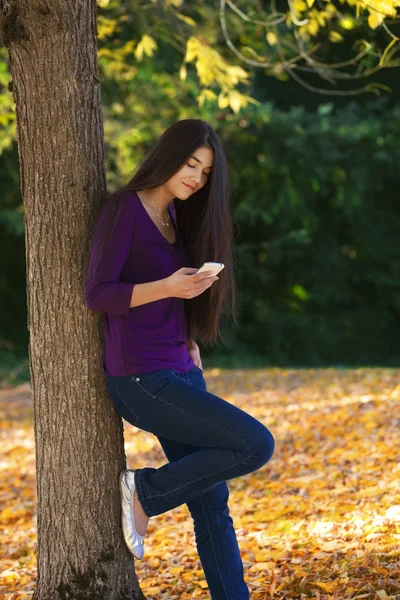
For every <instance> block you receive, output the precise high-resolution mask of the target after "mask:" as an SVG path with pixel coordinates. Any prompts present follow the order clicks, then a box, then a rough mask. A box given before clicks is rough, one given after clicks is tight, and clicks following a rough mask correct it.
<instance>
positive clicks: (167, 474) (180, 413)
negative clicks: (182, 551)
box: [86, 119, 274, 600]
mask: <svg viewBox="0 0 400 600" xmlns="http://www.w3.org/2000/svg"><path fill="white" fill-rule="evenodd" d="M232 231H233V227H232V217H231V212H230V191H229V185H228V177H227V164H226V158H225V155H224V152H223V149H222V146H221V143H220V141H219V138H218V136H217V134H216V133H215V131H214V129H213V128H212V127H211V126H210V125H209V124H208V123H206V122H205V121H202V120H200V119H185V120H182V121H179V122H177V123H175V124H174V125H172V126H171V127H169V128H168V129H167V130H166V131H165V132H164V133H163V135H162V136H161V138H160V139H159V140H158V142H157V143H156V144H155V145H154V147H153V148H152V150H151V151H150V152H149V154H148V155H147V157H146V158H145V159H144V161H143V162H142V163H141V165H140V166H139V167H138V169H137V170H136V173H135V174H134V176H133V177H132V179H131V180H130V181H129V183H128V184H127V185H126V186H125V187H123V188H122V189H121V190H119V191H118V192H117V193H115V194H113V196H112V197H111V199H110V200H109V201H108V202H106V204H105V205H104V207H103V208H102V210H101V211H100V215H99V218H98V221H97V224H96V228H95V232H94V236H93V241H92V249H91V255H90V262H89V269H88V276H87V281H86V303H87V306H88V308H89V309H91V310H94V311H101V312H104V313H105V330H106V331H105V334H106V335H105V352H104V361H103V367H104V370H105V373H106V378H107V386H108V390H109V393H110V397H111V400H112V402H113V403H114V406H115V408H116V410H117V412H118V413H119V414H120V415H121V417H123V418H124V419H126V421H128V422H129V423H131V424H132V425H135V426H136V427H139V428H140V429H143V430H145V431H148V432H150V433H152V434H154V435H155V436H157V438H158V440H159V442H160V444H161V446H162V448H163V450H164V452H165V455H166V457H167V459H168V461H169V462H167V463H166V464H165V465H163V466H162V467H160V468H159V469H155V468H152V467H146V468H143V469H135V470H133V469H124V470H123V471H122V472H121V473H120V475H119V482H120V490H121V503H122V506H121V507H122V529H123V534H124V539H125V542H126V544H127V546H128V548H129V550H130V552H131V553H132V554H133V555H134V556H135V557H136V558H137V559H141V558H143V542H144V536H145V533H146V528H147V524H148V521H149V518H150V517H154V516H155V515H160V514H162V513H164V512H166V511H168V510H171V509H172V508H175V507H176V506H180V505H181V504H183V503H187V506H188V508H189V511H190V513H191V515H192V517H193V521H194V531H195V537H196V544H197V549H198V553H199V557H200V561H201V563H202V566H203V569H204V573H205V577H206V579H207V583H208V587H209V590H210V594H211V598H212V599H213V600H248V598H249V591H248V588H247V586H246V583H245V581H244V576H243V565H242V561H241V556H240V552H239V547H238V543H237V539H236V535H235V530H234V527H233V522H232V518H231V516H230V514H229V508H228V496H229V490H228V487H227V484H226V480H229V479H232V478H234V477H239V476H240V475H244V474H247V473H251V472H253V471H255V470H257V469H259V468H260V467H262V466H264V465H265V464H266V463H267V462H268V461H269V460H270V458H271V457H272V454H273V451H274V439H273V436H272V435H271V433H270V431H269V430H268V429H267V428H266V427H265V426H264V425H263V424H262V423H261V422H260V421H258V420H256V419H255V418H253V417H252V416H250V415H249V414H247V413H246V412H244V411H242V410H241V409H239V408H237V407H235V406H234V405H232V404H230V403H229V402H227V401H225V400H223V399H222V398H219V397H218V396H215V395H214V394H211V393H210V392H208V391H207V388H206V382H205V379H204V376H203V370H202V363H201V358H200V352H199V346H198V345H197V343H196V342H195V340H196V341H198V342H200V343H203V344H212V343H215V342H216V341H217V340H218V339H219V338H220V335H221V333H220V329H219V321H220V317H221V315H222V311H223V309H224V308H225V309H226V312H227V313H228V315H230V316H231V317H233V319H235V315H234V311H235V294H234V273H233V260H232V239H233V234H232ZM206 261H216V262H222V263H224V264H225V269H224V270H223V271H222V272H221V273H220V276H219V278H218V277H217V276H210V272H208V273H207V272H206V273H199V274H196V271H197V269H198V268H199V267H200V266H201V265H202V264H203V263H204V262H206Z"/></svg>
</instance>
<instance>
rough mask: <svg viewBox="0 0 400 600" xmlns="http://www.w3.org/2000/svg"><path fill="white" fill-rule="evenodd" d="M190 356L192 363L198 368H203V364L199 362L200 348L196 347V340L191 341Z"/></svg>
mask: <svg viewBox="0 0 400 600" xmlns="http://www.w3.org/2000/svg"><path fill="white" fill-rule="evenodd" d="M189 352H190V356H191V357H192V360H193V362H194V364H195V365H196V367H199V369H201V370H203V365H202V363H201V358H200V348H199V347H198V345H197V344H196V342H193V346H192V349H191V350H190V349H189Z"/></svg>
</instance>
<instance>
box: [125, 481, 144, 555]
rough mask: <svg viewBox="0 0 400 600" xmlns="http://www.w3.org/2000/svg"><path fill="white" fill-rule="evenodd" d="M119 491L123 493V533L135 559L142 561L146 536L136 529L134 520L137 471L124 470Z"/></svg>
mask: <svg viewBox="0 0 400 600" xmlns="http://www.w3.org/2000/svg"><path fill="white" fill-rule="evenodd" d="M119 489H120V492H121V516H122V532H123V534H124V539H125V543H126V545H127V546H128V549H129V551H130V552H131V554H133V556H134V557H135V558H137V559H138V560H141V559H142V558H143V554H144V547H143V544H144V538H145V536H144V535H140V534H139V533H138V532H137V531H136V529H135V521H134V518H133V494H134V492H135V471H134V470H132V469H123V470H122V471H121V473H120V474H119Z"/></svg>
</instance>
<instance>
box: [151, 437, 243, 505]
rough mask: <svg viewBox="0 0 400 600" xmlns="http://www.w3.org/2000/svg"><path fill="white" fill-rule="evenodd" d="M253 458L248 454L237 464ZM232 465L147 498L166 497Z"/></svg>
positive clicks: (228, 468) (230, 466)
mask: <svg viewBox="0 0 400 600" xmlns="http://www.w3.org/2000/svg"><path fill="white" fill-rule="evenodd" d="M222 449H223V450H224V448H222ZM252 458H253V457H252V456H248V457H247V458H246V459H245V460H241V461H240V462H238V463H235V466H239V465H244V464H245V463H246V462H248V461H249V460H251V459H252ZM232 467H233V465H229V466H227V467H224V468H223V469H220V470H219V471H211V472H210V473H208V474H207V475H203V476H202V477H199V478H198V479H194V480H193V481H189V482H188V483H185V484H184V485H181V486H180V487H177V488H175V489H173V490H171V491H170V492H166V493H165V494H154V495H153V496H147V498H146V499H147V500H150V499H151V498H165V497H166V496H169V495H170V494H175V493H176V492H179V491H180V490H182V489H183V488H185V487H188V486H189V485H193V484H194V483H198V482H199V481H202V480H203V479H207V477H210V476H215V475H219V474H220V473H223V472H224V471H228V470H230V469H232ZM219 483H220V482H219Z"/></svg>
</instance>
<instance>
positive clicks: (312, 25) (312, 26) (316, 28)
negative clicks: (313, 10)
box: [307, 19, 319, 35]
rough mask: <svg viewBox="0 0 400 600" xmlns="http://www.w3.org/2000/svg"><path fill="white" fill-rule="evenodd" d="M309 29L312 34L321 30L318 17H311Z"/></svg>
mask: <svg viewBox="0 0 400 600" xmlns="http://www.w3.org/2000/svg"><path fill="white" fill-rule="evenodd" d="M307 31H308V33H310V34H311V35H317V33H318V31H319V23H318V21H317V19H310V22H309V23H308V25H307Z"/></svg>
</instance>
